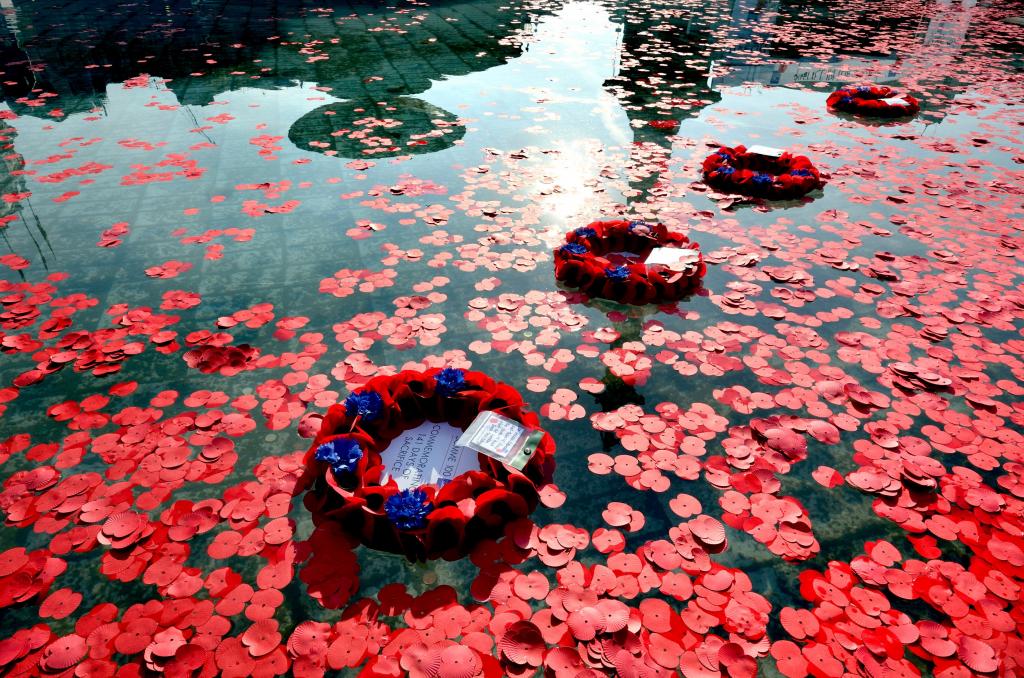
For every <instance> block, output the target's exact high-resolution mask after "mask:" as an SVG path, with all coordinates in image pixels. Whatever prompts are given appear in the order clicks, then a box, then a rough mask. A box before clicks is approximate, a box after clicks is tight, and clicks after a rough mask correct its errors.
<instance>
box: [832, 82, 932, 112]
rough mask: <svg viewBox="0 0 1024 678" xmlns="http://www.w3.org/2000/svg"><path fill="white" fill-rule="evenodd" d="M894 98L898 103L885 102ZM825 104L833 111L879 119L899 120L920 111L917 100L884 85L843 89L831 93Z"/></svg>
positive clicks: (919, 103) (919, 104)
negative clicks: (897, 99)
mask: <svg viewBox="0 0 1024 678" xmlns="http://www.w3.org/2000/svg"><path fill="white" fill-rule="evenodd" d="M896 98H899V99H900V101H892V102H890V101H886V99H896ZM825 103H826V104H827V105H828V107H829V108H830V109H832V110H835V111H842V112H843V113H855V114H860V115H870V116H875V117H879V118H899V117H902V116H904V115H914V114H915V113H917V112H918V111H920V110H921V102H919V101H918V100H917V99H915V98H914V97H912V96H910V95H909V94H904V95H902V96H900V95H899V93H898V92H897V91H896V90H894V89H893V88H891V87H886V86H885V85H861V86H859V87H854V86H847V87H843V88H842V89H838V90H836V91H835V92H832V94H830V95H829V97H828V99H827V100H826V102H825Z"/></svg>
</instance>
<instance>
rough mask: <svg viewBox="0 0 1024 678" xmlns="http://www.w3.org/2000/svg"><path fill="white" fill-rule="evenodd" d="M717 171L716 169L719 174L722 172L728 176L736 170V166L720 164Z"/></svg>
mask: <svg viewBox="0 0 1024 678" xmlns="http://www.w3.org/2000/svg"><path fill="white" fill-rule="evenodd" d="M717 171H718V173H719V174H724V175H725V176H729V175H730V174H732V173H733V172H735V171H736V168H735V167H729V166H728V165H722V166H721V167H719V168H718V170H717Z"/></svg>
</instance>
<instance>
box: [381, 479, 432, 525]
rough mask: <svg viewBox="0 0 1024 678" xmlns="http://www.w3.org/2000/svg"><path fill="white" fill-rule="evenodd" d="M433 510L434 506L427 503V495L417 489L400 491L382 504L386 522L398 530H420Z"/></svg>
mask: <svg viewBox="0 0 1024 678" xmlns="http://www.w3.org/2000/svg"><path fill="white" fill-rule="evenodd" d="M433 510H434V505H433V504H432V503H430V502H428V501H427V493H426V492H424V491H423V490H419V489H416V490H402V491H401V492H399V493H398V494H393V495H391V496H390V497H388V500H387V501H386V502H384V513H386V514H387V516H388V520H390V521H391V523H392V524H393V525H394V526H395V527H397V528H398V529H400V530H422V529H423V528H424V527H426V526H427V516H428V515H429V514H430V512H431V511H433Z"/></svg>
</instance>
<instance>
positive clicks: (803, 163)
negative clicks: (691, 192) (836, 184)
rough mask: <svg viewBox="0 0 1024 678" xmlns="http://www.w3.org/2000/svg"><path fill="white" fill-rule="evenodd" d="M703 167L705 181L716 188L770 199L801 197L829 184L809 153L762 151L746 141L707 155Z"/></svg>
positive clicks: (723, 147)
mask: <svg viewBox="0 0 1024 678" xmlns="http://www.w3.org/2000/svg"><path fill="white" fill-rule="evenodd" d="M702 169H703V175H704V183H706V184H707V185H708V186H711V187H712V188H715V189H717V190H720V191H725V192H727V193H741V194H743V195H749V196H753V197H757V198H768V199H770V200H789V199H793V198H800V197H802V196H804V195H807V194H808V193H810V192H811V191H813V190H814V189H816V188H820V187H822V186H824V185H825V181H824V180H823V179H822V178H821V173H820V172H819V171H818V168H816V167H815V166H814V165H813V164H811V161H810V160H809V159H808V158H807V156H805V155H793V154H791V153H789V152H785V153H783V154H782V155H779V156H778V157H774V156H770V155H761V154H759V153H750V152H748V151H747V148H746V146H743V145H740V146H736V147H735V148H729V147H727V146H722V147H721V148H719V149H718V150H717V151H716V152H715V153H713V154H711V155H709V156H708V157H707V158H705V159H704V164H703V166H702Z"/></svg>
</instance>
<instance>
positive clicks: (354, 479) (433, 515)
mask: <svg viewBox="0 0 1024 678" xmlns="http://www.w3.org/2000/svg"><path fill="white" fill-rule="evenodd" d="M488 410H489V411H496V412H499V413H500V414H501V415H503V416H505V417H507V418H508V419H511V420H513V421H515V422H518V423H520V424H522V425H523V426H525V427H526V428H527V429H533V430H538V429H539V428H540V425H539V423H540V422H539V419H538V417H537V415H536V414H534V413H532V412H528V411H527V406H526V404H525V403H524V401H523V398H522V396H521V395H520V394H519V393H518V392H517V391H516V390H515V389H514V388H512V387H511V386H509V385H507V384H504V383H501V382H496V381H494V380H493V379H491V378H490V377H488V376H486V375H485V374H483V373H481V372H474V371H468V370H466V371H464V370H460V369H456V368H450V367H447V368H444V369H437V368H435V369H430V370H427V371H425V372H422V371H417V370H403V371H401V372H399V373H398V374H394V375H387V376H380V377H375V378H373V379H371V380H370V381H368V382H367V383H366V385H365V386H364V387H363V388H361V389H359V390H358V391H356V392H354V393H352V394H350V395H349V396H348V398H346V399H345V401H344V402H343V403H338V404H335V405H333V406H332V407H331V408H330V409H329V410H328V411H327V414H326V416H325V417H324V420H323V423H322V425H321V428H320V431H319V433H318V434H317V436H316V438H315V439H314V441H313V445H312V446H311V447H310V448H309V450H308V451H307V452H306V456H305V463H306V468H307V471H308V473H309V477H308V478H307V480H308V481H311V482H312V484H313V487H312V491H310V492H308V493H307V495H306V502H305V503H306V506H307V508H309V510H310V511H311V512H312V514H313V520H314V522H315V523H317V524H321V523H324V522H325V521H337V522H338V523H339V524H340V525H341V526H342V527H343V528H344V530H345V531H346V532H347V533H349V534H351V535H352V536H353V537H355V538H356V539H358V540H359V541H360V542H362V543H363V544H365V545H367V546H369V547H371V548H374V549H378V550H382V551H390V552H393V553H401V554H404V555H405V556H407V557H408V558H409V559H410V560H423V559H432V558H438V557H444V558H446V559H455V558H459V557H462V556H464V555H465V554H466V553H467V552H468V551H469V549H470V548H471V547H472V546H473V545H475V544H476V543H478V542H479V541H480V540H481V539H483V538H488V537H494V536H497V535H500V534H501V531H502V528H503V527H504V526H505V525H506V524H508V523H510V522H511V521H514V520H516V519H518V518H522V517H525V516H527V515H529V514H530V512H532V511H533V509H534V508H536V506H537V502H538V499H539V490H540V489H541V488H542V487H543V486H544V485H546V484H547V483H548V482H549V481H550V478H551V475H552V472H553V463H554V459H553V456H554V451H555V445H554V441H553V440H552V439H551V437H550V436H549V435H547V434H546V433H544V434H543V436H542V438H541V441H540V444H539V446H538V447H537V449H536V451H535V452H534V453H533V455H532V456H531V457H530V460H529V462H528V463H527V465H526V466H525V468H524V469H523V470H522V471H518V470H516V469H513V468H511V467H509V466H507V465H505V464H502V463H501V462H499V461H497V460H495V459H492V458H491V457H487V456H485V455H480V457H479V462H480V470H479V471H467V472H465V473H463V474H461V475H458V476H456V477H455V478H454V479H453V480H451V481H450V482H448V483H446V484H444V485H443V486H442V487H436V486H434V485H433V484H429V483H428V484H424V485H421V486H420V487H418V488H408V489H405V490H400V489H399V487H398V484H397V482H396V481H395V479H394V478H388V479H387V480H384V478H385V476H386V471H387V469H386V467H385V465H384V464H383V463H382V458H381V453H382V452H384V450H385V449H386V448H387V447H388V445H389V443H391V441H392V440H394V439H395V438H396V437H397V436H398V435H400V434H401V433H403V432H404V431H407V430H410V429H413V428H416V427H417V426H419V425H420V424H422V423H424V422H426V421H432V422H439V423H447V424H450V425H451V426H453V427H455V428H461V429H465V428H466V427H467V426H469V424H470V423H471V422H472V421H473V419H474V418H475V417H476V416H477V415H478V414H479V413H480V412H484V411H488Z"/></svg>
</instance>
